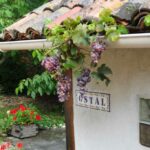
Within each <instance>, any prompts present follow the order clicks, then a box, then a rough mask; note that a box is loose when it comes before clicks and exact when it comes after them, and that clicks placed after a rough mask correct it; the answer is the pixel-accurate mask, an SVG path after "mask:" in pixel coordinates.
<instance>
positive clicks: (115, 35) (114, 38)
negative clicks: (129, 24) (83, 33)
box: [107, 31, 120, 42]
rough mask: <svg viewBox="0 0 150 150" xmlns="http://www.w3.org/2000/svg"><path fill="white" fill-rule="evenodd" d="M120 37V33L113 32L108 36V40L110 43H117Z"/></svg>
mask: <svg viewBox="0 0 150 150" xmlns="http://www.w3.org/2000/svg"><path fill="white" fill-rule="evenodd" d="M119 35H120V34H119V32H117V31H113V32H110V33H109V34H108V35H107V38H108V40H109V41H112V42H115V41H117V40H118V39H119Z"/></svg>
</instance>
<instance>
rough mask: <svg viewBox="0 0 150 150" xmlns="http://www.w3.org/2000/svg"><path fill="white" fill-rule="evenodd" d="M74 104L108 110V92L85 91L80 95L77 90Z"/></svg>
mask: <svg viewBox="0 0 150 150" xmlns="http://www.w3.org/2000/svg"><path fill="white" fill-rule="evenodd" d="M76 105H77V106H81V107H87V108H91V109H97V110H102V111H107V112H110V94H107V93H99V92H89V91H86V92H84V94H83V95H82V94H81V92H80V91H78V90H77V91H76Z"/></svg>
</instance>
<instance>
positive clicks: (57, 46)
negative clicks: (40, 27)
mask: <svg viewBox="0 0 150 150" xmlns="http://www.w3.org/2000/svg"><path fill="white" fill-rule="evenodd" d="M68 41H69V40H67V41H65V42H63V43H61V44H59V45H56V46H54V47H51V48H50V49H49V50H48V51H46V52H45V53H44V54H45V55H47V54H48V53H49V52H50V51H51V50H52V49H56V48H59V47H60V46H61V45H63V44H65V43H67V42H68Z"/></svg>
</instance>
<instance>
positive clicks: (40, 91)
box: [38, 87, 43, 96]
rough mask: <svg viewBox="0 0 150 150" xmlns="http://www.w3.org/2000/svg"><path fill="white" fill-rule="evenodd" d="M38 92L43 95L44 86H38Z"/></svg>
mask: <svg viewBox="0 0 150 150" xmlns="http://www.w3.org/2000/svg"><path fill="white" fill-rule="evenodd" d="M38 92H39V93H40V96H42V95H43V91H42V88H41V87H39V88H38Z"/></svg>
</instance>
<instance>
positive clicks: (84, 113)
mask: <svg viewBox="0 0 150 150" xmlns="http://www.w3.org/2000/svg"><path fill="white" fill-rule="evenodd" d="M101 62H105V63H107V65H109V66H110V67H111V69H112V71H113V75H112V76H111V80H112V82H111V83H110V85H109V87H106V86H105V85H104V84H103V83H101V82H100V84H96V81H92V82H91V83H90V84H89V85H88V88H87V89H88V90H89V91H96V92H105V93H110V94H111V100H110V102H111V112H103V111H100V110H93V109H89V108H84V107H79V106H76V104H75V95H74V125H75V143H76V150H150V148H146V147H144V146H142V145H141V144H140V142H139V98H140V97H146V98H150V49H118V50H117V49H111V50H107V51H106V52H105V53H104V55H103V57H102V61H101ZM75 78H76V77H74V87H73V90H74V93H75V90H76V89H78V88H77V87H76V82H75Z"/></svg>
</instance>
